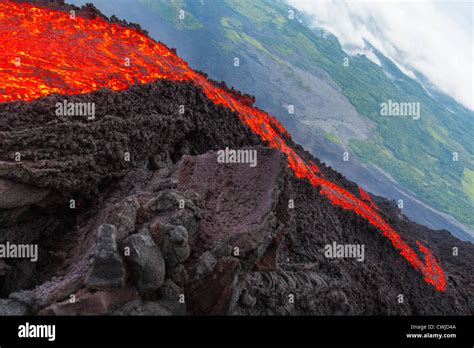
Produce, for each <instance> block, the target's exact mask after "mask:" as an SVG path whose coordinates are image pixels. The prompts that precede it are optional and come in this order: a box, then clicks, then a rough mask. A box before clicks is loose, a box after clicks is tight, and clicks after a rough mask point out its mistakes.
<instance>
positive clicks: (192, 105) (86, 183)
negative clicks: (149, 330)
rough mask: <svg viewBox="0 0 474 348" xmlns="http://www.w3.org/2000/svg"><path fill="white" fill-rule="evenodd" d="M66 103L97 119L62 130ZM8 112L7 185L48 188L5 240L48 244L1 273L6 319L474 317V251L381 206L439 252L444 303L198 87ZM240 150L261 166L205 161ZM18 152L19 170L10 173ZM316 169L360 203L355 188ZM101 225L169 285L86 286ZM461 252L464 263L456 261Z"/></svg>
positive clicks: (408, 234) (24, 207)
mask: <svg viewBox="0 0 474 348" xmlns="http://www.w3.org/2000/svg"><path fill="white" fill-rule="evenodd" d="M64 98H66V99H68V100H75V101H83V102H85V101H90V102H95V103H96V108H97V115H96V119H95V120H93V121H87V120H86V119H84V118H80V117H74V118H71V117H69V118H68V117H64V118H60V117H57V116H56V115H55V114H54V105H55V103H56V102H57V101H62V100H63V99H64ZM181 104H183V105H185V106H186V112H185V114H184V115H180V114H179V113H178V109H179V105H181ZM0 114H1V115H0V120H1V121H0V124H1V129H3V130H4V131H2V132H1V133H0V141H1V143H2V147H1V150H0V178H1V179H3V180H4V181H5V182H15V183H19V184H21V185H24V186H22V187H21V189H22V192H24V191H25V190H29V189H33V188H34V190H37V189H38V188H39V189H41V190H43V191H47V195H46V196H45V197H42V196H40V197H39V198H38V200H37V201H34V202H33V203H32V202H31V201H25V202H23V203H21V202H17V203H16V205H17V206H16V207H11V208H10V209H2V210H0V219H1V221H2V224H1V227H0V229H1V232H0V236H1V237H0V239H1V242H5V241H6V240H8V241H10V242H15V243H35V242H37V243H39V245H40V258H39V262H38V263H37V264H34V263H31V262H29V261H12V260H4V261H5V262H6V264H8V266H9V269H8V270H7V271H6V272H4V274H3V275H1V276H0V277H1V278H0V279H1V291H2V295H3V296H4V297H7V296H9V297H10V298H13V299H17V300H15V301H13V300H12V301H13V302H12V304H11V305H12V306H13V305H15V306H18V303H17V302H18V299H19V300H21V301H23V302H26V303H27V304H28V306H27V308H28V310H29V311H32V312H33V313H39V314H107V313H115V314H133V313H135V314H140V313H141V314H153V313H155V314H163V313H168V314H185V313H187V314H193V313H194V314H209V313H219V314H221V313H231V314H465V315H469V314H472V310H473V308H472V307H473V303H472V298H473V296H472V294H473V289H472V284H473V280H472V274H473V272H472V265H473V262H472V261H473V260H472V255H473V247H472V244H470V243H467V242H461V241H458V240H457V239H455V238H453V237H452V236H450V235H449V233H447V232H446V231H431V230H429V229H427V228H424V227H422V226H419V225H416V224H413V223H411V222H410V221H408V220H407V219H406V218H404V217H403V216H402V215H399V213H398V211H397V209H396V206H395V205H394V204H393V203H391V202H388V201H386V200H384V199H382V198H377V197H373V199H374V200H375V202H376V204H377V205H378V206H379V207H380V208H381V210H382V212H381V215H382V216H383V217H384V218H385V219H386V220H387V221H388V222H389V223H390V225H391V226H392V227H394V228H395V229H396V230H397V231H398V232H399V233H400V235H401V236H402V238H403V239H404V240H405V241H407V242H408V243H409V244H410V245H411V246H412V247H413V248H414V250H418V249H416V247H415V246H414V241H415V240H420V241H422V242H423V243H424V244H425V245H427V246H428V247H429V248H430V250H431V251H432V252H433V254H434V255H436V257H437V258H438V260H439V262H440V265H441V267H442V268H443V270H444V272H445V275H446V277H447V280H448V286H447V290H446V292H445V293H439V292H437V291H436V290H434V288H433V287H432V286H430V285H428V284H427V283H425V282H424V281H423V279H422V276H421V274H420V273H418V272H417V271H415V270H413V269H412V268H411V266H409V265H408V263H407V262H406V261H405V260H404V259H403V258H402V257H401V256H400V255H399V254H398V253H397V252H396V251H395V249H394V248H393V246H392V245H391V243H390V242H389V241H388V239H386V238H385V237H383V236H381V235H380V233H379V232H378V230H376V229H375V228H374V227H372V226H371V225H369V224H368V223H367V222H366V221H365V220H363V219H362V218H360V217H358V216H356V215H355V214H354V213H352V212H349V211H345V210H343V209H341V208H338V207H335V206H333V205H332V204H331V203H330V202H329V201H328V200H327V199H326V198H325V197H324V196H321V195H320V194H319V192H318V190H317V189H315V188H314V187H313V186H311V185H310V184H309V183H308V182H306V181H303V180H299V179H296V178H295V177H294V176H293V174H292V173H291V172H290V171H289V169H288V168H287V167H286V160H285V158H284V157H283V155H281V154H279V153H278V152H276V151H275V150H271V149H267V148H266V147H261V146H262V145H263V146H264V145H265V144H263V143H262V142H261V141H260V140H259V139H258V138H257V137H256V136H255V135H253V134H252V133H251V132H250V131H249V129H248V128H247V127H246V126H244V125H243V124H242V123H241V122H240V120H239V118H238V116H237V115H236V114H234V113H232V112H230V111H229V110H227V109H225V108H222V107H220V106H215V105H214V104H213V103H212V102H210V101H209V100H208V99H207V98H206V97H205V96H204V94H203V93H202V92H201V90H200V89H199V88H197V87H195V86H193V85H191V84H188V83H181V82H170V81H156V82H154V83H151V84H147V85H137V86H133V87H131V88H130V89H128V90H126V91H120V92H111V91H108V90H100V91H97V92H94V93H91V94H88V95H80V96H58V95H52V96H49V97H46V98H41V99H39V100H36V101H33V102H31V103H24V102H15V103H12V104H8V105H7V104H4V105H2V111H1V112H0ZM256 145H259V146H258V147H256V148H254V147H253V146H256ZM243 146H251V148H252V149H257V150H258V154H259V155H258V165H257V167H256V168H250V167H248V165H230V164H227V165H224V164H218V163H217V161H216V154H215V152H214V153H209V152H208V151H210V150H214V151H215V150H219V149H223V148H225V147H229V148H234V149H236V148H241V147H243ZM295 148H296V149H297V150H298V152H299V153H301V154H302V155H304V156H305V157H306V158H308V159H309V158H310V155H309V154H308V153H304V152H303V149H301V148H299V147H298V146H295ZM127 151H128V152H130V155H131V156H130V162H127V161H125V160H124V157H123V153H124V152H127ZM15 152H20V153H21V154H22V161H20V162H14V161H13V157H12V156H14V153H15ZM315 162H316V163H317V164H318V165H319V166H320V168H321V170H322V172H323V174H324V175H325V176H326V177H327V178H328V179H330V180H332V181H334V182H336V183H337V184H338V185H341V186H344V187H345V188H347V189H349V190H351V191H352V192H354V193H356V191H357V186H356V185H355V184H354V183H351V182H348V181H346V180H345V179H344V178H343V177H342V176H341V175H339V174H338V173H336V172H334V171H333V170H331V169H330V168H326V167H325V166H324V165H323V164H321V163H319V162H318V161H317V160H316V159H315ZM35 192H36V191H35ZM11 194H12V195H14V194H15V193H14V192H11ZM71 197H73V198H74V199H75V200H76V209H70V208H69V200H70V199H71ZM5 199H7V197H6V196H3V200H5ZM289 199H294V201H295V209H292V210H289V209H288V200H289ZM180 202H184V207H185V208H184V209H180V208H179V204H180ZM218 206H219V207H218ZM104 223H109V224H113V225H115V226H116V228H117V230H118V237H117V243H118V245H119V247H118V249H119V250H120V251H123V246H124V245H126V243H125V239H126V238H128V236H129V235H134V234H137V233H138V234H148V235H150V236H152V238H153V239H154V241H155V243H156V245H157V246H159V248H160V249H161V251H162V253H163V254H164V256H165V261H166V262H167V266H166V278H165V281H164V283H163V284H162V285H161V286H160V287H159V288H157V289H154V290H153V289H152V290H151V291H148V292H147V293H146V294H140V293H139V292H138V291H137V289H136V287H135V286H136V285H135V284H137V283H136V282H135V280H134V279H135V278H136V277H135V276H134V274H133V268H130V267H127V278H126V279H127V280H126V283H125V285H124V287H123V288H112V289H102V290H96V289H88V288H87V287H86V286H85V284H86V283H87V282H86V278H87V276H88V274H89V272H90V270H91V262H92V260H93V255H94V252H95V248H96V238H97V232H98V230H99V227H100V226H101V225H103V224H104ZM179 226H182V227H183V228H184V231H185V232H183V231H182V229H181V227H179ZM245 226H247V227H245ZM333 241H336V242H338V243H351V244H352V243H359V244H364V245H365V247H366V260H365V261H364V262H360V263H359V262H357V261H355V260H353V259H346V260H339V261H338V260H329V259H326V258H325V257H324V254H323V248H324V245H325V244H330V243H332V242H333ZM123 243H125V244H123ZM236 246H237V247H239V250H240V252H239V255H238V256H235V255H234V253H233V251H234V248H235V247H236ZM454 246H456V247H458V248H459V254H460V256H457V257H455V256H452V247H454ZM186 248H188V249H189V252H188V253H187V252H186ZM124 259H126V257H124ZM166 259H167V260H166ZM172 259H173V260H175V261H170V260H172ZM22 289H30V290H31V291H29V292H20V293H18V292H17V291H19V290H22ZM12 293H13V294H12ZM71 294H76V303H75V304H71V303H70V302H69V296H70V295H71ZM180 294H184V295H185V299H186V301H185V304H182V303H180V302H179V296H180ZM290 294H293V295H295V298H296V302H295V304H289V303H288V301H287V299H288V296H289V295H290ZM398 294H403V295H404V296H405V303H404V304H398V303H397V295H398ZM137 301H138V302H137ZM143 301H145V302H143ZM122 305H126V307H125V308H124V309H123V310H121V309H120V307H121V306H122ZM15 308H16V307H15Z"/></svg>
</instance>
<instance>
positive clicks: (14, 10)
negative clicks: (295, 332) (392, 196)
mask: <svg viewBox="0 0 474 348" xmlns="http://www.w3.org/2000/svg"><path fill="white" fill-rule="evenodd" d="M0 47H1V53H0V83H1V84H0V91H1V92H2V93H1V95H0V102H11V101H16V100H24V101H29V100H32V99H36V98H39V97H42V96H46V95H49V94H51V93H60V94H80V93H88V92H91V91H94V90H97V89H99V88H103V87H108V88H110V89H112V90H122V89H125V88H127V87H129V86H130V85H132V84H134V83H147V82H151V81H154V80H157V79H169V80H175V81H192V82H193V83H195V84H196V85H198V86H200V87H201V88H202V89H203V91H204V93H205V94H206V95H207V97H208V98H209V99H211V100H212V101H213V102H214V103H216V104H219V105H222V106H224V107H227V108H229V109H231V110H233V111H234V112H236V113H237V114H238V115H239V116H240V118H241V120H242V121H243V122H245V124H247V125H248V126H249V127H250V128H251V129H252V131H253V132H255V133H256V134H258V135H259V136H260V137H261V138H262V139H263V140H265V141H267V142H268V144H269V146H271V147H273V148H276V149H279V150H280V151H282V152H283V153H285V154H286V155H287V156H288V162H289V167H290V168H291V169H292V170H293V172H294V174H295V175H296V177H298V178H302V179H308V180H309V181H310V182H311V183H312V184H313V185H314V186H315V187H318V188H320V192H321V194H323V195H325V196H326V197H327V198H328V199H329V200H330V202H331V203H332V204H334V205H337V206H339V207H342V208H343V209H347V210H352V211H353V212H355V213H356V214H358V215H359V216H361V217H363V218H364V219H366V220H367V221H369V223H370V224H372V225H373V226H375V227H376V228H377V229H378V230H379V231H380V232H381V233H382V234H383V235H384V236H386V237H387V238H389V240H390V241H391V243H392V245H393V246H394V247H395V248H396V249H398V250H399V251H400V254H401V255H402V256H403V257H404V258H405V259H406V260H407V261H408V262H409V263H410V264H411V265H412V266H413V267H414V268H415V269H417V270H419V271H421V273H422V274H423V275H424V279H425V281H426V282H427V283H430V284H432V285H433V286H434V287H435V288H436V289H437V290H438V291H444V290H445V287H446V280H445V277H444V274H443V271H442V269H441V268H440V266H439V265H438V263H437V261H436V259H435V257H434V256H433V255H432V254H431V252H430V251H429V250H428V249H427V248H426V247H425V246H423V245H421V244H420V243H419V242H418V241H417V242H416V243H417V245H418V247H419V249H420V251H421V253H422V254H423V255H424V259H425V260H424V261H425V262H422V261H421V260H420V259H419V258H418V256H417V255H416V253H415V252H414V251H413V250H412V249H411V248H410V246H408V245H407V244H406V243H405V242H404V241H403V240H402V239H401V237H400V236H399V234H398V233H397V232H396V231H395V230H393V229H392V228H391V227H390V226H389V225H388V224H387V223H386V222H385V221H384V220H383V219H382V218H381V217H380V215H379V214H378V213H377V212H376V210H378V208H377V207H376V206H375V204H374V203H373V202H372V201H371V199H370V196H369V195H368V194H366V193H365V192H364V191H363V190H361V191H360V194H361V198H362V199H359V198H357V197H356V196H355V195H353V194H352V193H350V192H348V191H347V190H344V189H343V188H341V187H339V186H338V185H336V184H334V183H332V182H330V181H328V180H326V179H324V177H323V176H321V175H320V171H319V169H318V168H317V167H316V165H315V164H314V163H308V164H307V163H305V161H304V160H303V159H302V158H301V157H300V156H299V155H298V154H297V153H296V152H295V151H294V150H293V149H292V148H291V147H290V146H288V145H287V143H286V142H285V138H288V137H289V134H288V133H287V132H286V130H285V128H284V127H283V126H282V125H281V124H280V123H279V122H278V121H277V120H276V119H275V118H274V117H273V116H270V115H268V114H267V113H265V112H263V111H261V110H259V109H257V108H254V107H252V106H250V105H249V103H245V102H243V101H241V100H240V99H239V98H237V97H236V96H235V95H233V93H231V92H230V91H228V90H225V89H223V88H221V87H219V86H217V85H216V84H214V83H212V82H210V81H208V80H207V79H206V78H205V77H204V76H203V75H201V74H200V73H197V72H195V71H193V70H192V69H191V68H190V67H189V66H188V65H187V63H186V62H184V61H183V60H182V59H180V58H179V57H178V56H177V55H176V54H175V52H174V51H172V50H170V49H169V48H168V47H166V46H165V45H163V44H160V43H157V42H155V41H153V40H152V39H150V38H148V37H147V36H146V35H145V34H143V33H141V32H139V31H137V30H134V29H131V28H127V27H124V26H121V25H119V24H116V23H111V22H108V21H106V20H104V19H102V18H99V17H96V18H94V19H85V18H81V17H77V16H72V15H70V14H69V13H65V12H61V11H54V10H50V9H46V8H42V7H35V6H33V5H31V4H26V3H15V2H11V1H5V0H3V1H2V0H0Z"/></svg>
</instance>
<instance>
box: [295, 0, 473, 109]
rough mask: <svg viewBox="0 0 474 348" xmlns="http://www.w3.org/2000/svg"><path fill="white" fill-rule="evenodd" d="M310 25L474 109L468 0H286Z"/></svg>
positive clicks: (351, 50)
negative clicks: (385, 60)
mask: <svg viewBox="0 0 474 348" xmlns="http://www.w3.org/2000/svg"><path fill="white" fill-rule="evenodd" d="M287 2H288V3H289V4H290V5H292V6H294V7H295V8H296V9H298V10H299V11H301V12H303V13H304V14H306V15H308V16H310V18H311V19H312V22H311V25H313V26H314V27H319V28H324V29H325V30H327V31H328V32H330V33H332V34H334V35H335V36H336V37H337V38H338V39H339V42H340V43H341V45H342V46H343V48H344V50H345V51H346V52H347V53H349V54H357V53H359V54H365V55H366V56H367V58H369V59H371V60H372V61H374V62H375V63H378V60H377V57H376V56H375V55H374V54H373V53H372V52H371V51H370V49H368V48H367V46H366V42H365V41H367V42H369V43H370V44H371V45H372V46H374V47H375V48H376V49H378V50H379V51H380V52H382V53H383V54H384V55H385V56H386V57H388V58H390V59H391V60H392V61H393V62H394V63H395V64H396V65H397V66H398V67H399V69H400V70H402V71H403V72H404V73H405V74H406V75H408V76H410V77H414V74H413V71H418V72H421V73H422V74H423V75H424V76H425V77H427V78H428V80H429V81H430V82H431V83H433V84H434V85H435V86H437V87H438V88H439V89H441V90H442V91H443V92H445V93H446V94H448V95H450V96H451V97H453V98H454V99H455V100H457V101H458V102H460V103H461V104H463V105H464V106H466V107H468V108H469V109H471V110H474V97H473V84H474V82H473V80H474V76H473V74H474V69H473V65H474V62H473V58H474V26H473V25H474V24H473V16H474V1H472V0H468V1H459V0H443V1H440V0H437V1H433V0H431V1H430V0H416V1H399V0H398V1H397V0H378V1H360V0H345V1H342V0H287Z"/></svg>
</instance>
